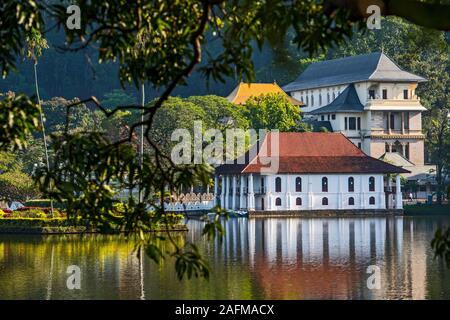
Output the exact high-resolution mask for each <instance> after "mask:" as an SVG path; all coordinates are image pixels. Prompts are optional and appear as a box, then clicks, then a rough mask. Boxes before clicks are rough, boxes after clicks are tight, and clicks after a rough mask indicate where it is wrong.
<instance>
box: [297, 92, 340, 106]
mask: <svg viewBox="0 0 450 320" xmlns="http://www.w3.org/2000/svg"><path fill="white" fill-rule="evenodd" d="M340 94H341V92H340V91H338V92H333V93H332V96H331V95H330V93H329V92H327V103H328V104H329V103H330V102H331V101H333V100H334V99H336V97H337V96H338V95H340ZM310 97H311V99H310ZM300 99H301V101H302V102H305V103H306V105H307V106H314V94H312V93H311V95H310V96H309V95H306V99H305V98H304V97H303V95H302V96H301V98H300ZM310 101H311V105H310V104H309V102H310ZM321 105H322V94H321V93H319V106H321Z"/></svg>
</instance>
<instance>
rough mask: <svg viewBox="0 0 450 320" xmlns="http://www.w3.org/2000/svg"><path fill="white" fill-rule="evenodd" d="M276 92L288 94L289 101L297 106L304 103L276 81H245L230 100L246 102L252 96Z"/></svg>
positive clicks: (240, 102) (239, 102)
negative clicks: (287, 92)
mask: <svg viewBox="0 0 450 320" xmlns="http://www.w3.org/2000/svg"><path fill="white" fill-rule="evenodd" d="M269 93H276V94H281V95H284V96H286V98H287V99H289V101H290V102H291V103H292V104H293V105H295V106H301V105H303V103H302V102H300V101H298V100H297V99H295V98H292V97H290V96H288V95H287V94H286V93H285V92H284V91H283V89H281V88H280V87H279V86H278V85H277V84H276V83H244V82H241V83H239V85H238V86H237V87H236V88H235V89H234V90H233V91H232V92H231V93H230V94H229V95H228V97H227V99H228V101H230V102H232V103H236V104H244V103H245V102H246V101H247V99H248V98H250V97H258V96H261V95H265V94H269Z"/></svg>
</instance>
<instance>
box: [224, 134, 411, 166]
mask: <svg viewBox="0 0 450 320" xmlns="http://www.w3.org/2000/svg"><path fill="white" fill-rule="evenodd" d="M277 141H278V152H276V149H274V151H273V152H272V151H271V150H272V148H273V146H274V145H275V144H274V143H275V142H277ZM251 150H252V151H253V152H247V153H246V154H245V156H243V157H241V158H240V160H241V162H238V161H237V160H235V163H230V164H223V165H221V166H219V167H217V168H216V173H217V174H238V173H261V172H262V171H263V170H264V168H265V169H266V173H374V174H376V173H408V172H409V171H407V170H405V169H402V168H400V167H397V166H394V165H391V164H389V163H386V162H384V161H381V160H378V159H375V158H372V157H369V156H368V155H366V154H365V153H364V152H362V151H361V150H360V149H358V148H357V147H356V146H355V145H354V144H353V143H352V142H351V141H350V140H348V139H347V138H346V137H345V136H344V135H343V134H341V133H322V132H320V133H319V132H280V133H278V139H277V134H276V133H269V134H267V135H266V136H265V137H264V139H263V141H262V143H261V146H260V148H259V151H258V152H256V149H255V146H253V147H252V148H251ZM250 154H251V155H250ZM271 157H272V159H271ZM274 159H275V160H278V170H276V168H275V170H272V171H271V170H268V169H269V167H270V163H272V164H274V161H273V160H274ZM271 160H272V161H271ZM237 163H241V164H237ZM267 163H269V165H266V164H267ZM275 167H276V166H275Z"/></svg>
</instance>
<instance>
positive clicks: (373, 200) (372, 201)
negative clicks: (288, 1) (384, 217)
mask: <svg viewBox="0 0 450 320" xmlns="http://www.w3.org/2000/svg"><path fill="white" fill-rule="evenodd" d="M369 204H372V205H373V204H375V197H370V198H369Z"/></svg>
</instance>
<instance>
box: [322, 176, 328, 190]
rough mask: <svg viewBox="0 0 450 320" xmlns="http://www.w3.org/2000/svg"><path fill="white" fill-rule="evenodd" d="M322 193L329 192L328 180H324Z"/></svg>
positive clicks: (325, 178) (324, 178)
mask: <svg viewBox="0 0 450 320" xmlns="http://www.w3.org/2000/svg"><path fill="white" fill-rule="evenodd" d="M322 192H328V178H327V177H323V178H322Z"/></svg>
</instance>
